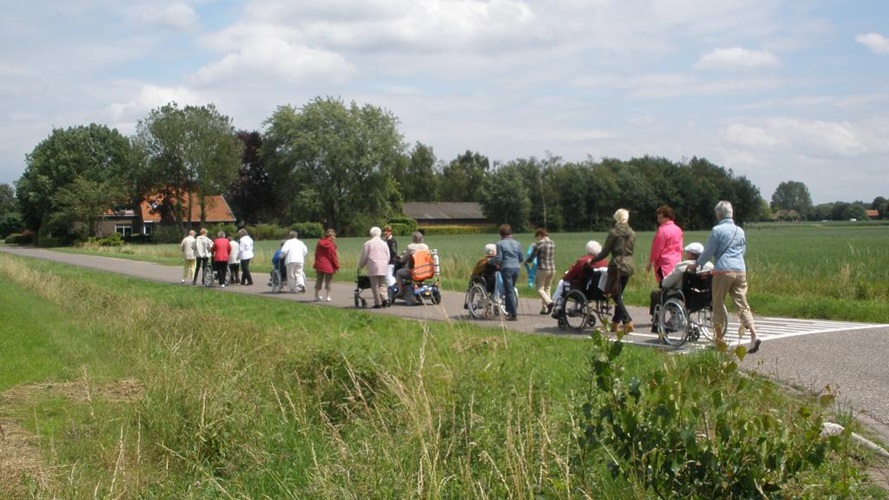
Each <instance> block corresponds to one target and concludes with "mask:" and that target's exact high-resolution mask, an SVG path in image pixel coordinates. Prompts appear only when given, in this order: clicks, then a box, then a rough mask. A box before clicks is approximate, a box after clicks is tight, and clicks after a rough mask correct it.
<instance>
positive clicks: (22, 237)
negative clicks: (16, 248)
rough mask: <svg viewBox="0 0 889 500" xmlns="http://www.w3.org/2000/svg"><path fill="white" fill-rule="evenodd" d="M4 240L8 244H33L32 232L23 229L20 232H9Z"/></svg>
mask: <svg viewBox="0 0 889 500" xmlns="http://www.w3.org/2000/svg"><path fill="white" fill-rule="evenodd" d="M5 241H6V243H7V244H9V245H33V244H34V233H33V232H32V231H28V230H27V229H25V230H24V231H22V232H21V233H13V234H10V235H9V236H7V237H6V240H5Z"/></svg>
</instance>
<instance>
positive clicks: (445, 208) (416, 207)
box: [401, 202, 490, 227]
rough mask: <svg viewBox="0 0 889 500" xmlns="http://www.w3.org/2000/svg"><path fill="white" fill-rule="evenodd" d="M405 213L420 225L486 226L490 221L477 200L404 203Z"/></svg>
mask: <svg viewBox="0 0 889 500" xmlns="http://www.w3.org/2000/svg"><path fill="white" fill-rule="evenodd" d="M401 211H402V212H404V215H406V216H408V217H410V218H411V219H414V220H416V221H417V224H418V225H419V226H421V227H422V226H484V225H488V224H490V221H488V219H486V218H485V216H484V215H482V206H481V204H479V203H475V202H465V203H458V202H441V203H423V202H406V203H404V204H402V210H401Z"/></svg>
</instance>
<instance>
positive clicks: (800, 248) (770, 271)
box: [72, 221, 889, 323]
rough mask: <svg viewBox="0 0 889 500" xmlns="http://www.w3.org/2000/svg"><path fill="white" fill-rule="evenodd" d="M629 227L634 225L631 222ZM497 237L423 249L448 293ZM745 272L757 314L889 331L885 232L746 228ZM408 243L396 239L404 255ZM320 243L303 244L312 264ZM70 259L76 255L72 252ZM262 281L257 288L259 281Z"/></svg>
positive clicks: (642, 256) (168, 258) (562, 242)
mask: <svg viewBox="0 0 889 500" xmlns="http://www.w3.org/2000/svg"><path fill="white" fill-rule="evenodd" d="M631 222H632V221H631ZM708 234H709V231H697V232H688V233H686V235H685V240H686V242H691V241H700V242H702V243H703V242H705V241H706V239H707V235H708ZM653 236H654V233H652V232H640V233H638V235H637V242H636V262H637V266H638V269H639V273H638V274H637V275H636V276H634V277H633V279H631V280H630V285H629V289H628V292H627V297H628V300H629V301H630V302H631V303H633V304H637V305H644V304H647V300H648V291H649V290H650V289H651V288H652V287H654V286H655V281H654V279H653V277H652V276H651V275H650V274H645V273H644V268H645V262H646V261H647V259H648V250H649V248H650V247H651V240H652V237H653ZM605 237H606V234H605V233H603V232H600V233H556V234H553V235H552V239H553V240H554V241H555V242H556V260H557V266H558V268H559V270H560V271H561V270H566V269H567V268H568V267H569V266H570V265H571V263H572V262H573V261H574V259H576V258H577V257H578V256H580V255H582V254H583V253H584V248H585V246H586V242H587V241H589V240H590V239H595V240H598V241H599V242H604V241H605ZM498 239H499V236H497V235H493V234H490V235H463V236H430V237H429V238H427V243H428V244H429V246H430V247H431V248H437V249H438V251H439V253H440V255H441V263H442V276H441V279H442V283H443V285H444V287H445V288H448V289H452V290H463V289H464V288H465V286H466V280H467V278H468V276H469V272H470V269H471V267H472V264H473V263H474V262H475V261H476V260H477V259H478V258H479V257H480V256H481V255H482V250H483V248H484V245H485V244H486V243H493V242H496V241H497V240H498ZM516 239H517V240H518V241H519V242H520V243H521V244H522V246H523V247H525V248H527V246H528V245H529V244H530V243H531V242H532V241H534V238H533V235H531V234H518V235H516ZM365 240H366V238H338V239H337V245H338V247H339V255H340V261H341V264H342V268H341V270H340V272H339V274H338V275H337V277H336V279H337V280H339V281H352V280H354V276H355V273H356V269H355V267H356V263H357V261H358V256H359V254H360V252H361V247H362V245H363V243H364V241H365ZM747 240H748V247H747V265H748V281H749V283H750V301H751V305H752V307H753V309H754V311H755V312H757V313H761V314H770V315H783V316H792V317H807V318H829V319H847V320H857V321H869V322H880V323H889V307H886V301H887V299H889V226H887V225H877V224H866V223H865V224H792V223H788V224H762V225H751V226H750V227H748V228H747ZM408 241H409V238H408V237H404V236H403V237H400V238H398V243H399V248H404V246H405V245H406V244H407V243H408ZM316 243H317V240H306V244H307V245H308V246H309V249H310V255H309V263H308V266H307V268H309V271H308V274H309V276H310V277H311V276H312V272H311V270H310V269H311V264H312V256H313V251H314V248H315V244H316ZM278 244H279V242H278V241H260V242H257V252H256V258H255V259H254V263H253V268H254V269H255V270H256V271H257V272H259V273H265V272H267V271H269V270H270V269H271V264H270V261H271V256H272V254H273V253H274V250H275V248H276V247H277V246H278ZM72 251H73V250H72ZM107 252H111V253H115V254H116V255H118V256H126V257H130V258H136V259H143V260H151V261H157V262H162V263H167V264H178V263H179V262H180V257H179V250H178V245H143V246H132V245H128V246H125V247H124V248H122V249H111V250H105V251H103V253H107ZM257 281H259V280H257ZM520 283H522V284H523V285H524V286H521V287H520V291H521V293H522V294H523V295H527V296H531V295H532V291H531V290H530V289H528V287H527V276H526V275H525V274H524V273H522V277H521V281H520Z"/></svg>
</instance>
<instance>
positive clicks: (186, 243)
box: [179, 229, 197, 285]
mask: <svg viewBox="0 0 889 500" xmlns="http://www.w3.org/2000/svg"><path fill="white" fill-rule="evenodd" d="M194 235H195V232H194V229H192V230H191V231H189V232H188V235H187V236H185V238H183V239H182V242H181V243H179V249H180V250H182V258H183V259H184V263H183V265H182V284H183V285H184V284H185V280H189V279H193V278H194V270H195V266H196V264H197V261H196V260H195V255H194V250H195V248H194V247H195V237H194Z"/></svg>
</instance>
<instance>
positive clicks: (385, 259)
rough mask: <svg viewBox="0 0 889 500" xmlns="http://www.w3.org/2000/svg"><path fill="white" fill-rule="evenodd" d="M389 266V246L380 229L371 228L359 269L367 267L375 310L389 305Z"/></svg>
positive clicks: (359, 261)
mask: <svg viewBox="0 0 889 500" xmlns="http://www.w3.org/2000/svg"><path fill="white" fill-rule="evenodd" d="M388 265H389V246H388V245H386V242H385V241H383V240H382V239H380V228H378V227H376V226H374V227H372V228H370V239H369V240H367V241H365V242H364V248H363V249H362V250H361V258H359V259H358V269H362V268H364V267H367V276H368V278H370V291H371V293H373V297H374V305H373V308H374V309H379V308H381V307H386V306H388V305H389V302H388V299H387V294H386V267H387V266H388Z"/></svg>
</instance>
